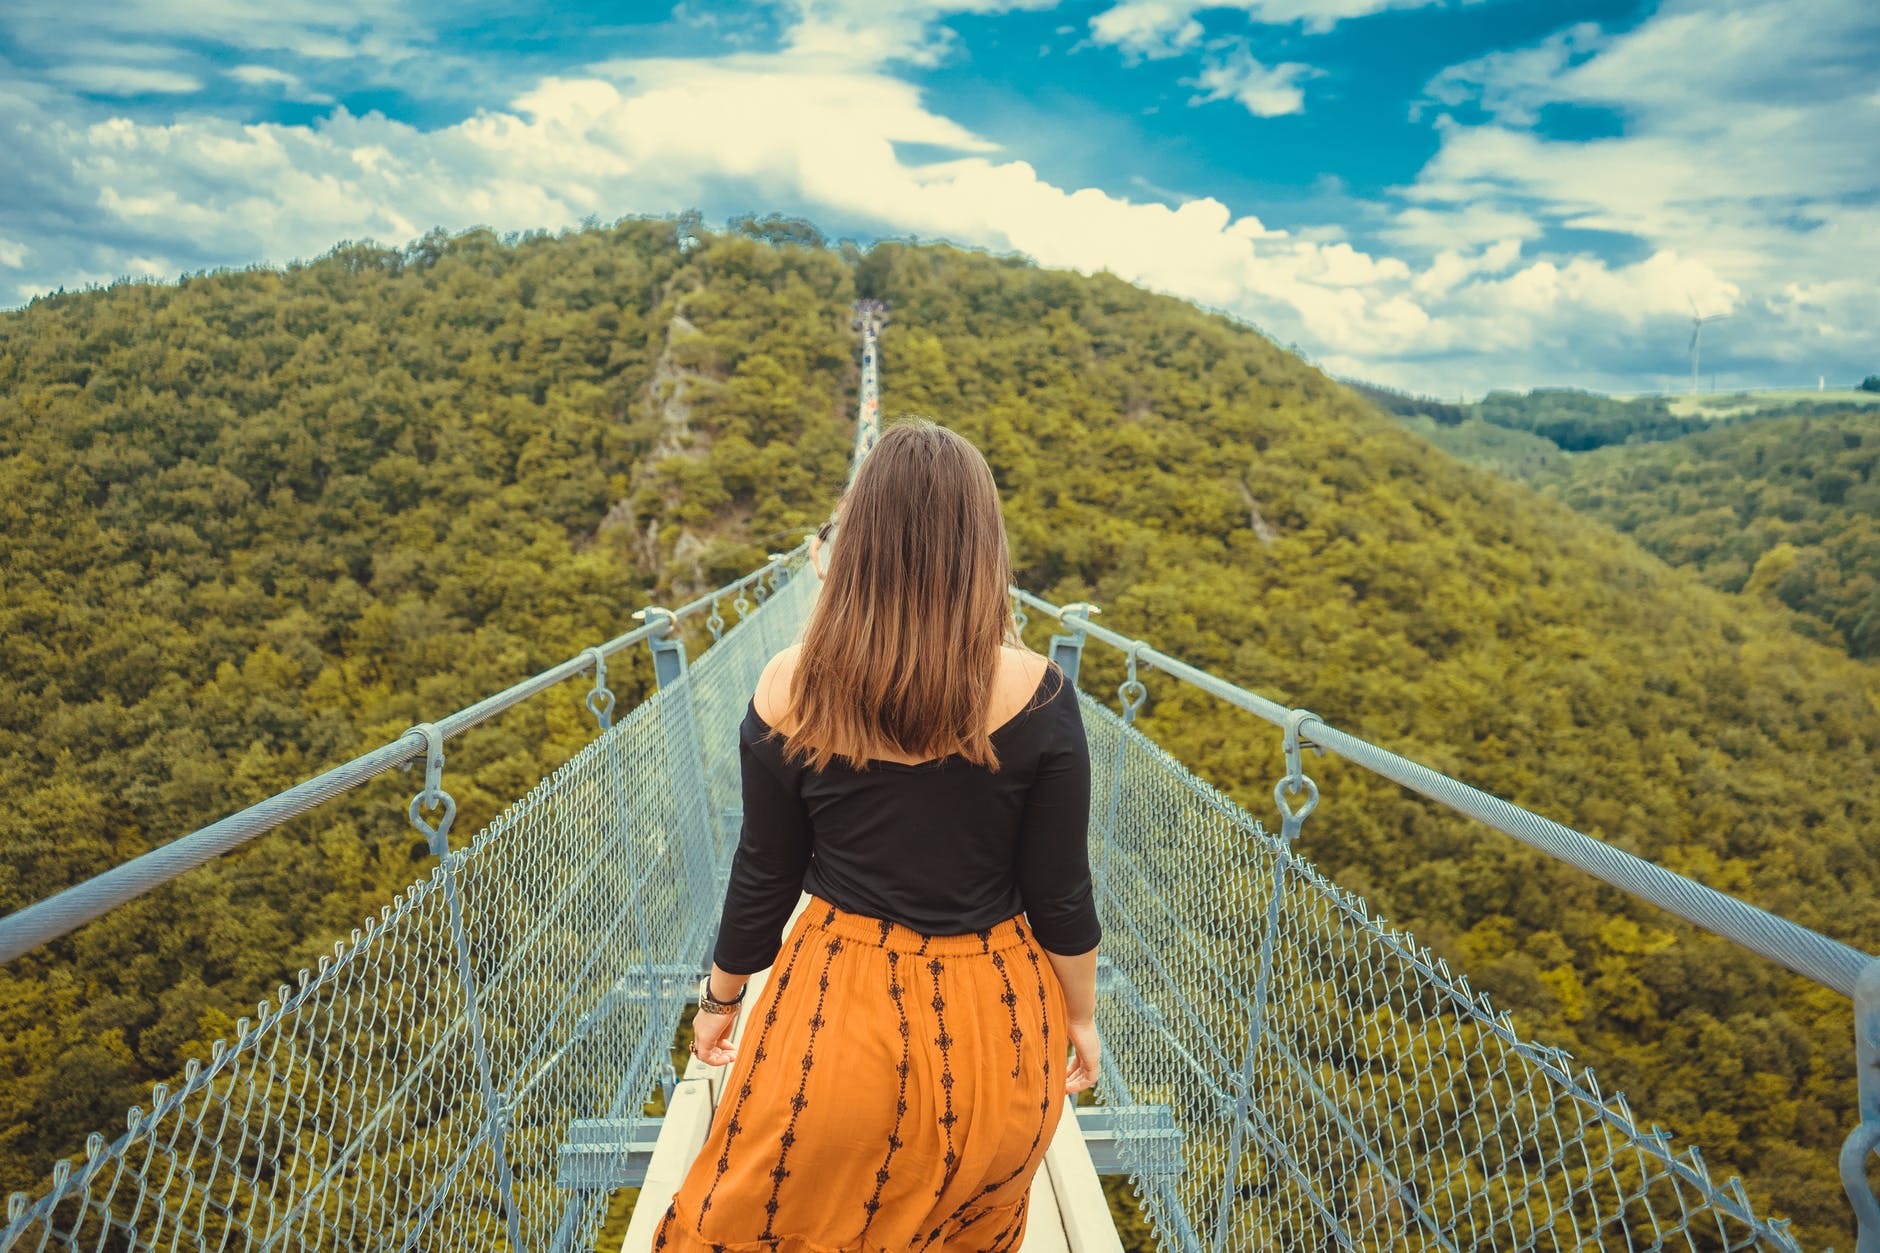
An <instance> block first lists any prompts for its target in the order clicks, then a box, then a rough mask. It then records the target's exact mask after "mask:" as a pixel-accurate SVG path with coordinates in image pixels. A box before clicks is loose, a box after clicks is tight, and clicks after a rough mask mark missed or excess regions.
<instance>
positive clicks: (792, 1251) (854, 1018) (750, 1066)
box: [653, 895, 1070, 1253]
mask: <svg viewBox="0 0 1880 1253" xmlns="http://www.w3.org/2000/svg"><path fill="white" fill-rule="evenodd" d="M744 1012H745V1013H747V1014H750V1015H751V1018H750V1020H749V1021H748V1022H747V1023H746V1024H745V1025H744V1028H743V1031H742V1036H741V1041H740V1043H739V1046H738V1055H737V1057H736V1059H735V1060H733V1061H732V1063H731V1065H730V1067H729V1068H728V1069H727V1071H726V1077H725V1086H724V1095H723V1096H722V1098H721V1099H720V1100H719V1102H718V1107H717V1110H716V1111H715V1112H714V1114H713V1115H712V1122H711V1128H710V1130H709V1132H708V1133H707V1134H706V1137H705V1146H704V1147H703V1148H702V1149H701V1150H699V1155H698V1157H697V1159H696V1160H695V1161H694V1162H693V1164H692V1168H691V1170H690V1172H689V1173H688V1174H687V1175H686V1177H685V1180H684V1182H683V1183H682V1184H681V1185H680V1187H679V1190H678V1192H677V1193H676V1194H675V1195H674V1197H673V1200H672V1204H671V1205H670V1206H669V1207H668V1208H667V1210H666V1212H665V1214H664V1215H663V1216H662V1217H661V1219H660V1222H659V1226H658V1228H657V1231H656V1234H655V1236H654V1239H653V1247H654V1249H656V1250H659V1251H660V1253H706V1251H715V1253H758V1250H762V1251H763V1253H910V1251H913V1250H931V1251H932V1253H968V1251H969V1250H970V1251H971V1253H1003V1251H1005V1250H1014V1249H1017V1248H1018V1247H1019V1244H1020V1242H1021V1241H1022V1240H1023V1239H1024V1235H1025V1225H1026V1220H1027V1213H1026V1202H1027V1200H1028V1198H1029V1194H1030V1188H1031V1182H1032V1177H1033V1175H1034V1174H1036V1172H1037V1170H1038V1167H1039V1165H1040V1163H1042V1162H1043V1161H1044V1153H1045V1149H1046V1147H1047V1146H1048V1145H1049V1144H1050V1143H1051V1136H1052V1134H1053V1133H1054V1132H1055V1131H1056V1130H1057V1124H1058V1120H1059V1118H1060V1117H1061V1116H1062V1114H1063V1111H1064V1103H1065V1099H1066V1098H1065V1095H1064V1079H1065V1071H1066V1068H1067V1065H1068V1062H1069V1048H1070V1045H1069V1039H1068V1037H1067V1036H1066V1035H1065V1034H1064V1027H1063V1024H1064V1021H1065V1011H1064V990H1063V988H1062V987H1061V986H1060V985H1059V983H1058V979H1057V972H1056V971H1055V970H1053V969H1052V968H1051V966H1050V963H1049V960H1048V959H1047V958H1046V957H1045V954H1044V950H1043V949H1041V948H1039V947H1038V945H1037V942H1036V941H1034V940H1033V939H1032V936H1031V932H1030V929H1029V928H1028V927H1027V926H1026V925H1025V922H1024V919H1023V917H1022V916H1019V917H1013V918H1009V919H1007V920H1006V921H1004V922H1002V923H999V924H998V925H997V926H994V927H989V928H987V929H986V930H983V931H975V932H971V933H969V934H966V935H926V934H923V933H922V932H919V931H915V930H913V929H911V928H909V927H906V926H903V925H901V924H899V923H895V922H889V921H887V920H885V919H880V918H871V917H868V916H867V915H865V914H857V913H852V912H850V911H848V910H845V909H839V908H837V907H836V906H834V905H832V904H830V903H829V902H828V901H826V900H823V899H822V898H820V897H817V896H814V895H812V896H811V897H810V899H809V901H808V902H807V903H806V904H805V905H804V907H803V909H802V911H801V912H800V913H798V914H797V917H796V921H795V922H794V923H792V924H791V926H790V929H789V931H788V932H787V933H786V934H785V935H784V937H783V947H782V949H781V950H780V951H779V953H778V955H777V961H776V963H775V965H774V966H773V967H772V976H771V978H769V979H768V980H767V981H766V982H765V984H764V987H763V989H762V991H761V992H760V993H759V994H758V996H757V999H756V1001H755V1002H754V1003H753V1004H752V1005H750V1006H749V1007H747V1008H746V1009H745V1011H744Z"/></svg>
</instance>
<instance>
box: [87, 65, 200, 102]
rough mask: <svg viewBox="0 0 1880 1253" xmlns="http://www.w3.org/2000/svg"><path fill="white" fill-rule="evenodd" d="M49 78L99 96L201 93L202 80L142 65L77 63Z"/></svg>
mask: <svg viewBox="0 0 1880 1253" xmlns="http://www.w3.org/2000/svg"><path fill="white" fill-rule="evenodd" d="M51 77H52V78H54V79H56V80H57V81H59V82H61V83H64V84H66V85H67V86H69V87H76V88H77V89H78V90H80V91H88V92H91V93H92V94H94V95H100V96H142V95H182V94H186V93H188V92H193V91H201V90H202V80H201V79H199V78H197V77H196V76H195V75H194V74H185V73H183V72H181V71H180V70H163V69H152V68H150V67H149V66H144V65H107V64H99V63H87V62H79V63H76V64H71V65H60V66H57V67H55V68H54V69H53V70H52V71H51Z"/></svg>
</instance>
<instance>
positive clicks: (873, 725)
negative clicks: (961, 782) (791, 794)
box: [783, 418, 1029, 771]
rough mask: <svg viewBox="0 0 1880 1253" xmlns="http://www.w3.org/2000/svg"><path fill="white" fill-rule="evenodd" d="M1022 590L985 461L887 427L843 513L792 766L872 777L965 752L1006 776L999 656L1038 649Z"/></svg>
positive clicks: (919, 425)
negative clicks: (995, 704) (896, 760)
mask: <svg viewBox="0 0 1880 1253" xmlns="http://www.w3.org/2000/svg"><path fill="white" fill-rule="evenodd" d="M798 577H803V576H801V575H799V576H798ZM810 577H814V576H813V575H811V576H810ZM1011 582H1012V561H1011V554H1010V553H1009V552H1008V550H1007V548H1006V538H1005V517H1004V513H1003V511H1002V510H1001V509H1000V506H999V489H998V485H997V484H996V483H995V482H994V481H993V478H992V468H991V467H990V466H988V465H987V464H986V459H985V457H984V456H982V455H981V454H980V451H979V450H978V449H977V448H975V447H974V446H973V445H972V443H971V441H969V440H967V439H966V438H965V437H964V436H961V435H959V434H958V433H957V432H954V431H950V430H948V429H947V428H946V427H943V426H941V425H939V424H938V423H935V422H930V421H928V420H927V419H925V418H902V419H898V420H896V421H895V422H894V423H892V424H890V425H888V426H886V427H884V428H883V429H882V431H881V434H880V435H879V436H878V437H877V438H876V440H875V443H874V446H873V447H872V448H871V449H870V450H869V452H868V454H867V455H866V456H865V457H864V458H863V460H862V465H861V468H860V470H858V471H857V472H856V475H855V481H854V482H853V483H852V484H850V486H849V489H848V491H847V492H846V493H844V495H843V498H842V503H841V505H840V506H839V507H838V515H837V530H836V534H835V541H834V547H833V550H832V551H831V552H830V555H829V566H828V574H827V575H826V577H825V578H824V581H823V587H822V591H821V593H820V595H819V596H818V598H817V602H816V607H815V609H814V610H813V611H812V612H811V614H810V619H809V625H808V627H807V628H806V629H805V632H804V636H803V646H802V648H801V650H800V651H799V653H798V656H797V663H796V670H795V673H794V674H793V675H792V676H791V680H790V708H791V714H792V717H793V718H794V719H795V721H796V729H795V730H794V731H792V732H791V733H790V734H789V735H788V737H787V738H786V740H785V743H784V750H783V751H784V754H785V756H786V757H788V756H791V755H795V756H797V757H799V758H800V759H803V760H806V761H807V762H808V764H809V766H810V767H811V768H812V769H815V770H821V769H823V768H824V767H826V766H827V765H828V764H829V763H830V762H831V761H832V760H835V759H838V758H840V759H842V761H843V763H844V764H845V765H847V766H849V767H851V768H853V769H858V770H865V769H867V763H868V760H869V759H870V758H873V757H880V756H885V755H897V754H898V755H903V756H910V757H916V758H919V759H921V760H923V761H926V760H931V759H935V758H943V757H950V756H952V755H954V754H958V755H960V756H962V757H964V758H965V759H966V760H968V761H971V762H973V763H975V764H978V765H982V766H986V767H988V768H989V769H992V770H994V771H997V770H998V768H999V760H998V754H997V752H996V751H994V749H993V747H992V737H991V736H990V735H988V734H987V732H986V720H987V717H988V716H989V714H990V711H991V704H992V692H993V681H994V679H995V678H996V677H997V675H998V672H999V649H1000V647H1001V646H1002V645H1005V644H1011V645H1014V646H1016V647H1019V648H1025V647H1026V646H1025V643H1024V641H1023V640H1021V639H1020V638H1019V635H1018V630H1017V626H1016V623H1015V622H1014V620H1013V616H1012V602H1011V592H1010V590H1009V589H1010V587H1011ZM1028 651H1029V650H1028Z"/></svg>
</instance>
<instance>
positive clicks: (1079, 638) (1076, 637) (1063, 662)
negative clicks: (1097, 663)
mask: <svg viewBox="0 0 1880 1253" xmlns="http://www.w3.org/2000/svg"><path fill="white" fill-rule="evenodd" d="M1073 609H1081V610H1083V611H1084V613H1083V615H1082V616H1083V617H1084V618H1085V619H1088V618H1089V617H1090V615H1091V614H1094V613H1097V612H1098V609H1097V607H1096V606H1095V605H1093V604H1091V603H1090V602H1089V601H1087V600H1076V601H1072V602H1071V603H1070V604H1068V605H1066V606H1064V608H1063V609H1062V610H1060V611H1059V613H1058V621H1059V622H1064V616H1065V615H1066V614H1068V613H1070V611H1071V610H1073ZM1065 625H1066V626H1068V627H1070V628H1071V630H1070V633H1069V634H1067V635H1053V636H1052V637H1051V644H1050V657H1051V660H1052V661H1054V662H1056V663H1057V667H1058V669H1060V670H1062V671H1063V672H1064V677H1065V678H1067V679H1069V680H1070V681H1071V686H1072V687H1076V686H1077V665H1078V663H1079V662H1081V661H1082V660H1083V658H1084V630H1083V628H1082V627H1080V626H1078V625H1076V624H1075V623H1070V622H1066V623H1065Z"/></svg>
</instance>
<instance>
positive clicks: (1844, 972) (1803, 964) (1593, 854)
mask: <svg viewBox="0 0 1880 1253" xmlns="http://www.w3.org/2000/svg"><path fill="white" fill-rule="evenodd" d="M1011 592H1012V595H1013V596H1014V597H1016V598H1017V600H1018V601H1019V602H1020V603H1022V604H1024V605H1029V606H1031V607H1032V608H1035V609H1038V610H1040V611H1042V612H1044V613H1048V614H1050V615H1051V616H1052V617H1053V618H1054V619H1056V620H1057V621H1058V622H1059V623H1062V624H1063V625H1064V626H1065V627H1067V628H1068V629H1070V630H1072V631H1075V632H1079V633H1082V634H1085V635H1088V636H1089V637H1090V638H1092V639H1095V640H1099V641H1101V642H1102V643H1105V644H1108V645H1109V646H1111V647H1112V648H1115V649H1118V650H1119V651H1121V652H1124V653H1126V654H1127V653H1132V652H1133V653H1134V654H1135V658H1136V661H1137V662H1138V663H1140V664H1143V665H1149V666H1154V667H1155V668H1156V669H1157V670H1160V671H1162V672H1163V673H1164V674H1167V675H1169V676H1170V677H1172V678H1177V679H1180V680H1182V681H1183V682H1185V683H1188V684H1190V685H1192V686H1194V687H1197V688H1200V689H1201V690H1202V691H1204V692H1207V693H1208V694H1209V695H1211V696H1216V697H1219V698H1220V699H1221V700H1224V701H1226V702H1227V703H1228V704H1230V705H1235V706H1237V707H1239V708H1241V709H1244V710H1246V711H1247V712H1248V713H1251V714H1253V715H1254V716H1256V717H1258V718H1262V719H1264V720H1266V721H1267V722H1270V723H1273V724H1274V725H1275V726H1278V727H1281V728H1284V727H1285V726H1286V725H1287V722H1288V720H1289V719H1293V720H1294V721H1295V725H1296V726H1297V727H1298V732H1299V734H1300V735H1303V736H1307V737H1309V738H1310V739H1311V741H1312V743H1314V744H1316V745H1318V746H1319V747H1321V748H1323V749H1325V750H1326V751H1328V752H1332V753H1336V754H1337V755H1338V756H1340V757H1343V758H1344V759H1345V760H1347V761H1350V762H1352V763H1353V764H1355V765H1358V766H1362V767H1363V768H1365V769H1366V770H1369V771H1371V772H1372V773H1374V774H1378V775H1381V776H1383V777H1384V778H1386V779H1390V780H1391V781H1393V782H1395V783H1398V784H1401V785H1402V786H1404V787H1407V788H1409V789H1410V790H1411V791H1413V792H1416V793H1418V794H1420V795H1422V796H1427V797H1428V798H1430V799H1431V800H1433V801H1436V802H1438V803H1439V804H1443V805H1447V806H1448V807H1449V808H1451V809H1454V810H1456V811H1457V812H1459V813H1463V814H1467V815H1468V816H1469V817H1471V818H1475V819H1478V820H1480V821H1481V822H1484V823H1486V824H1488V825H1489V826H1491V827H1493V828H1494V829H1495V830H1497V831H1500V832H1502V833H1503V834H1505V835H1511V836H1513V837H1514V838H1515V839H1517V840H1520V841H1521V842H1522V843H1524V844H1527V845H1530V846H1531V847H1533V848H1537V849H1539V850H1540V851H1541V852H1543V853H1546V854H1547V855H1548V856H1550V857H1552V858H1554V859H1555V860H1557V861H1563V862H1566V863H1567V864H1568V865H1571V866H1576V867H1578V868H1579V869H1581V870H1584V871H1586V872H1587V873H1588V874H1591V875H1593V876H1595V877H1596V878H1599V879H1602V880H1604V881H1605V882H1607V883H1610V884H1611V885H1612V886H1613V887H1616V888H1618V889H1619V890H1620V891H1622V892H1625V893H1627V894H1629V895H1631V896H1634V897H1637V898H1638V899H1640V900H1643V901H1647V902H1649V903H1650V904H1653V905H1656V906H1658V907H1659V908H1660V909H1664V910H1667V911H1669V912H1671V913H1673V914H1676V915H1677V916H1678V917H1680V918H1682V919H1684V920H1685V921H1686V922H1690V923H1694V924H1696V925H1697V926H1699V927H1702V928H1703V929H1704V930H1706V931H1708V932H1710V933H1711V934H1712V935H1717V936H1721V937H1723V938H1724V939H1726V940H1730V941H1732V942H1733V943H1736V944H1739V945H1741V946H1742V947H1744V948H1746V949H1749V950H1750V951H1751V952H1753V953H1758V954H1761V955H1762V956H1764V957H1767V958H1768V959H1769V960H1771V961H1774V962H1776V963H1778V964H1780V965H1782V966H1786V967H1787V968H1788V969H1790V970H1792V971H1794V972H1795V973H1796V974H1799V975H1802V976H1804V977H1805V978H1808V979H1812V980H1814V981H1815V982H1816V983H1819V984H1821V985H1822V986H1823V987H1828V988H1833V989H1834V990H1835V991H1837V992H1839V993H1841V994H1842V995H1843V996H1848V997H1852V996H1853V995H1854V985H1855V982H1856V980H1858V979H1859V978H1860V974H1861V972H1862V971H1863V970H1864V969H1866V967H1867V966H1868V965H1869V964H1870V963H1872V962H1873V961H1875V960H1876V959H1875V958H1874V957H1873V956H1871V955H1869V954H1867V953H1864V952H1862V951H1861V950H1859V949H1857V948H1853V947H1851V946H1849V945H1846V944H1843V943H1841V942H1840V941H1839V940H1832V939H1829V938H1828V937H1827V936H1825V935H1822V934H1821V933H1820V932H1817V931H1811V930H1810V929H1809V928H1807V927H1804V926H1802V925H1801V924H1799V923H1795V922H1791V921H1789V920H1788V919H1786V918H1783V917H1780V916H1779V915H1776V914H1772V913H1770V912H1769V911H1767V910H1764V909H1759V908H1757V907H1756V906H1754V905H1751V904H1750V903H1748V902H1747V901H1743V900H1739V899H1737V898H1736V897H1734V896H1730V895H1728V894H1726V893H1723V892H1719V891H1717V890H1716V889H1715V888H1708V887H1705V886H1704V885H1703V884H1701V883H1699V882H1697V881H1696V880H1695V879H1691V878H1688V877H1687V876H1685V875H1681V874H1678V873H1677V872H1676V871H1673V870H1667V869H1665V868H1664V867H1663V866H1659V865H1655V864H1653V863H1651V862H1648V861H1646V860H1644V859H1643V858H1640V857H1635V856H1633V855H1632V854H1631V853H1628V852H1626V851H1624V850H1623V849H1619V848H1615V847H1613V846H1612V845H1610V844H1607V843H1605V842H1604V841H1602V840H1597V839H1594V838H1593V837H1592V836H1589V835H1586V834H1583V833H1582V832H1579V831H1575V830H1574V829H1573V828H1571V827H1567V826H1563V825H1561V824H1560V823H1558V822H1555V821H1553V820H1552V819H1550V818H1543V817H1542V816H1541V815H1539V814H1536V813H1533V812H1532V811H1530V810H1526V809H1523V808H1521V807H1520V806H1519V805H1515V804H1511V803H1510V802H1508V801H1505V800H1503V799H1501V798H1500V797H1498V796H1491V795H1490V794H1489V793H1487V792H1483V791H1480V790H1479V789H1477V788H1473V787H1470V786H1469V785H1468V784H1466V783H1463V782H1461V781H1459V780H1456V779H1452V778H1450V777H1449V776H1448V775H1445V774H1442V773H1441V772H1439V771H1436V770H1432V769H1430V768H1429V767H1428V766H1424V765H1421V764H1419V763H1417V762H1414V761H1411V760H1409V759H1408V758H1405V757H1399V756H1398V755H1397V754H1395V753H1393V752H1390V751H1388V750H1387V749H1383V748H1379V747H1378V746H1377V745H1375V744H1371V743H1369V742H1367V741H1365V740H1361V739H1359V738H1358V737H1357V736H1355V735H1351V734H1348V733H1346V732H1344V731H1340V730H1337V729H1336V728H1334V727H1332V726H1330V725H1329V724H1327V723H1326V721H1325V720H1324V719H1323V718H1320V717H1319V716H1318V715H1317V714H1313V713H1310V712H1308V711H1306V710H1293V709H1289V708H1287V707H1286V706H1285V705H1282V704H1280V703H1278V702H1277V701H1273V700H1269V699H1267V698H1266V697H1264V696H1260V695H1257V694H1256V693H1253V692H1249V691H1248V690H1246V689H1245V688H1243V687H1240V686H1238V685H1236V684H1233V683H1229V682H1228V681H1227V680H1225V679H1221V678H1217V677H1216V676H1214V675H1212V674H1209V673H1208V672H1207V671H1205V670H1201V669H1198V668H1196V667H1195V666H1192V665H1189V664H1188V663H1187V662H1185V661H1182V660H1180V659H1179V658H1176V657H1171V656H1169V655H1168V654H1167V653H1164V652H1160V651H1158V650H1157V649H1155V648H1152V647H1150V646H1149V645H1148V644H1147V643H1146V642H1144V641H1142V640H1138V639H1132V638H1130V637H1129V636H1126V635H1123V634H1121V633H1120V632H1117V631H1112V630H1110V629H1108V628H1107V627H1100V626H1098V625H1097V624H1096V623H1094V622H1092V621H1090V620H1089V618H1088V617H1086V616H1085V613H1084V611H1082V610H1081V609H1079V608H1077V607H1076V606H1075V605H1067V606H1064V607H1062V608H1060V607H1059V606H1057V605H1054V604H1052V603H1051V602H1050V601H1047V600H1045V599H1044V598H1043V597H1041V596H1036V595H1034V594H1032V593H1030V592H1027V591H1025V590H1024V589H1022V588H1019V587H1013V588H1011Z"/></svg>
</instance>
